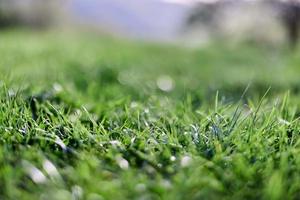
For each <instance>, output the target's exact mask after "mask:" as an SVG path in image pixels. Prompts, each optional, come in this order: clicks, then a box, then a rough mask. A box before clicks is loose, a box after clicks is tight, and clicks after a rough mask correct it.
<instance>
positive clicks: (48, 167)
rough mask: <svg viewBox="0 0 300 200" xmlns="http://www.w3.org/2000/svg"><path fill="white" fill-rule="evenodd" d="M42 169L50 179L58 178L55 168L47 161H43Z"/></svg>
mask: <svg viewBox="0 0 300 200" xmlns="http://www.w3.org/2000/svg"><path fill="white" fill-rule="evenodd" d="M43 168H44V170H45V171H46V172H47V174H48V175H49V176H51V177H59V173H58V171H57V169H56V167H55V165H54V164H53V163H52V162H50V161H49V160H45V161H44V162H43Z"/></svg>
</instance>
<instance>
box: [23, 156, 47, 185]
mask: <svg viewBox="0 0 300 200" xmlns="http://www.w3.org/2000/svg"><path fill="white" fill-rule="evenodd" d="M23 166H24V168H25V170H26V172H27V173H28V175H29V177H30V178H31V180H32V181H33V182H35V183H36V184H42V183H45V182H46V181H47V178H46V176H45V175H44V174H43V172H41V171H40V170H39V169H38V168H36V167H35V166H33V165H32V164H31V163H29V162H28V161H23Z"/></svg>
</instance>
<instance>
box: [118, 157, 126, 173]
mask: <svg viewBox="0 0 300 200" xmlns="http://www.w3.org/2000/svg"><path fill="white" fill-rule="evenodd" d="M117 163H118V165H119V167H120V168H121V169H125V170H126V169H128V168H129V163H128V161H127V160H126V159H124V158H122V157H118V158H117Z"/></svg>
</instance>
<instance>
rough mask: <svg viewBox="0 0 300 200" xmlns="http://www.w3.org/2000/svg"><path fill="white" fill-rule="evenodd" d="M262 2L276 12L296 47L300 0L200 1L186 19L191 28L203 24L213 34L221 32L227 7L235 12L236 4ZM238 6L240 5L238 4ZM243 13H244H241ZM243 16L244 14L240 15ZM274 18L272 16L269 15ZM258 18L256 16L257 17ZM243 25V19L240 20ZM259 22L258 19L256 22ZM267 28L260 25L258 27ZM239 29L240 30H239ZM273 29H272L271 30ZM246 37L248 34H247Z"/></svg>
mask: <svg viewBox="0 0 300 200" xmlns="http://www.w3.org/2000/svg"><path fill="white" fill-rule="evenodd" d="M255 2H256V3H258V4H261V6H265V7H268V8H269V9H271V10H273V13H276V17H275V18H273V20H277V21H278V22H279V23H281V24H282V27H283V28H284V30H285V32H286V36H287V39H288V41H289V43H290V46H291V47H292V48H294V47H295V46H296V45H297V43H298V40H299V37H300V30H299V28H300V0H254V1H251V2H249V1H236V0H222V1H218V0H215V1H210V2H209V3H208V2H207V1H199V3H198V6H196V7H195V8H194V9H193V10H192V11H191V14H190V15H189V17H188V18H187V20H186V26H187V27H188V29H189V28H193V27H197V26H199V25H200V26H201V27H202V28H203V27H204V28H206V29H208V30H209V31H210V33H211V34H215V32H217V33H218V32H221V31H220V27H222V24H224V23H225V22H224V19H223V18H222V17H224V16H222V12H223V11H224V10H225V9H227V10H228V9H231V10H232V12H235V10H234V8H236V7H234V6H236V5H237V4H241V3H242V4H249V5H250V4H253V3H255ZM237 7H238V6H237ZM261 14H262V15H261V17H260V19H261V20H264V18H265V17H266V16H264V15H263V14H266V13H261ZM241 15H243V13H241ZM235 17H238V16H235ZM240 17H242V16H240ZM269 17H271V18H272V16H269ZM255 19H256V18H255ZM240 23H241V25H242V23H243V22H242V21H240ZM254 23H257V24H259V23H258V22H257V21H256V22H254ZM260 28H266V27H259V25H258V26H257V29H260ZM237 31H238V30H237ZM270 31H271V30H270ZM245 37H246V36H245Z"/></svg>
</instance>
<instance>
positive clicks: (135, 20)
mask: <svg viewBox="0 0 300 200" xmlns="http://www.w3.org/2000/svg"><path fill="white" fill-rule="evenodd" d="M195 1H197V0H126V1H124V0H101V1H99V0H73V1H72V5H71V8H70V9H71V12H72V13H73V15H74V16H75V17H76V20H77V21H80V22H82V23H86V24H91V25H94V26H98V27H100V28H104V29H106V30H110V31H112V32H116V33H124V34H128V35H130V36H133V37H140V38H147V39H171V38H172V37H173V36H175V34H176V33H177V32H178V31H179V29H180V27H181V25H182V24H183V23H184V20H185V17H186V16H187V13H188V10H189V8H190V5H191V4H192V3H193V2H195Z"/></svg>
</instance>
